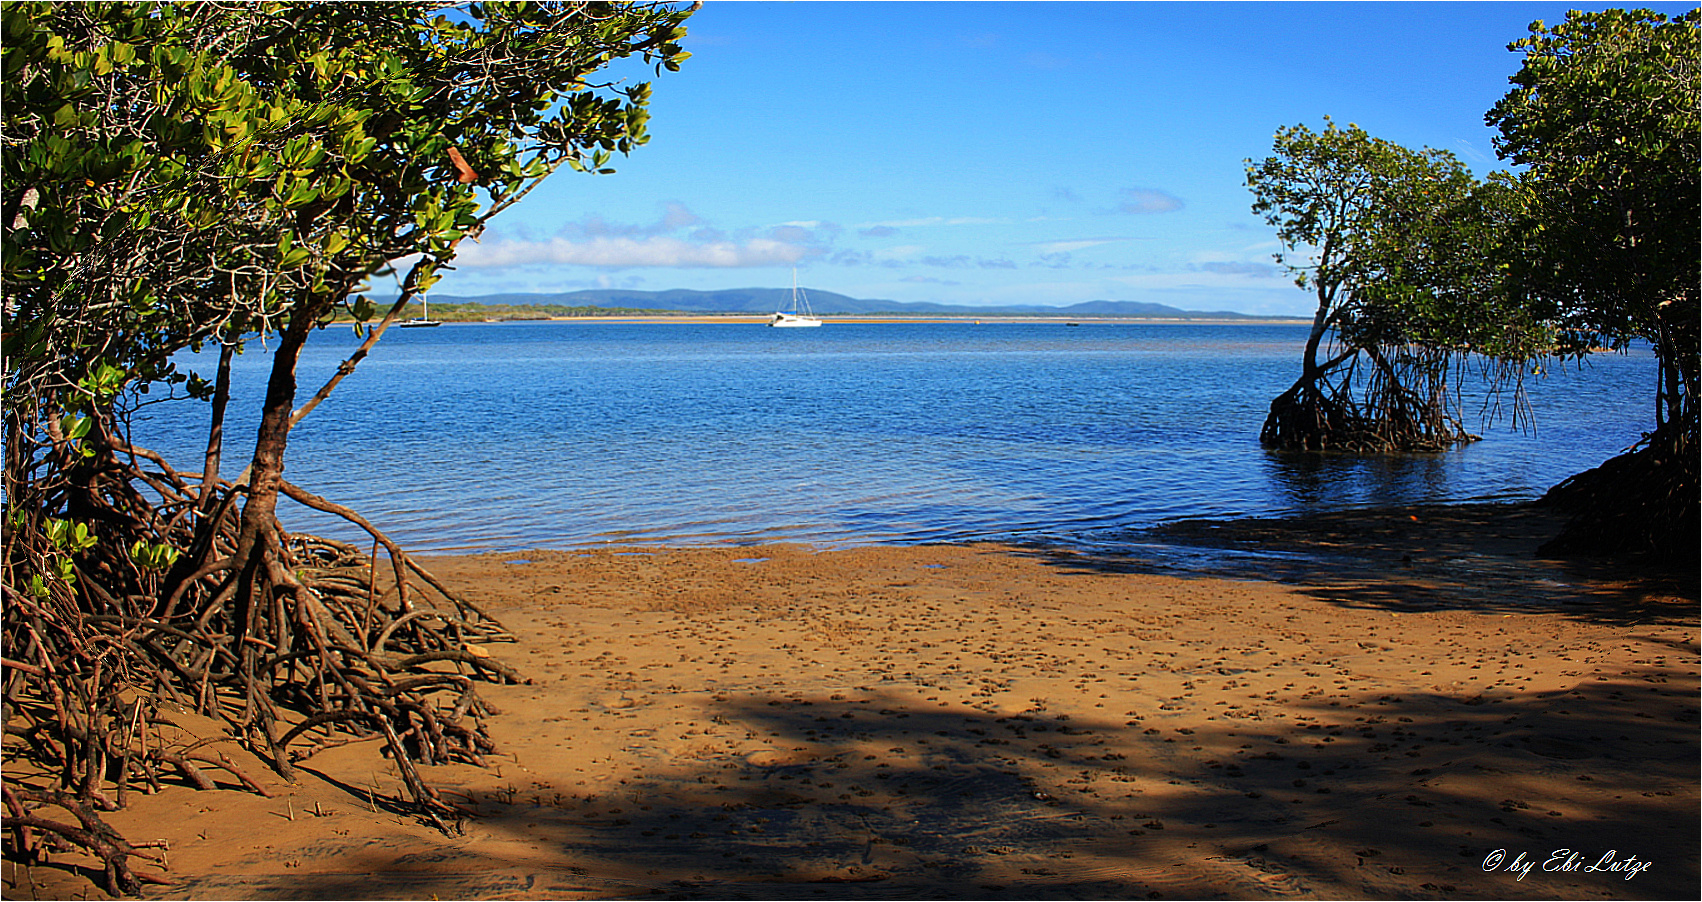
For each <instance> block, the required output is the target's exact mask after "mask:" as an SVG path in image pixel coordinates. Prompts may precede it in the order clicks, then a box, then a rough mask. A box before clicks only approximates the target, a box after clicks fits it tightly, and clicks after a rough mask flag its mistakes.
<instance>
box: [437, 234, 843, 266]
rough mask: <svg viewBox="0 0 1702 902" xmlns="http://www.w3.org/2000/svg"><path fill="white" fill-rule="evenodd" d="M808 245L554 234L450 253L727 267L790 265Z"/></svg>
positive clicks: (512, 260) (479, 262) (475, 258)
mask: <svg viewBox="0 0 1702 902" xmlns="http://www.w3.org/2000/svg"><path fill="white" fill-rule="evenodd" d="M809 254H810V250H809V249H808V248H805V247H801V246H799V245H796V244H788V243H786V242H784V241H775V240H773V239H770V238H757V239H753V240H750V241H746V242H743V243H738V242H732V241H711V242H691V241H684V240H681V239H679V238H670V237H666V236H652V237H644V238H631V237H607V236H599V237H594V238H591V239H590V240H588V241H570V240H568V239H566V238H553V239H550V240H548V241H514V240H510V241H495V242H488V243H484V244H475V245H473V246H472V247H466V246H463V247H462V250H461V253H460V254H458V255H457V256H456V258H455V263H456V265H457V266H461V267H466V268H472V269H476V268H485V267H500V266H532V265H537V264H558V265H569V266H596V267H603V268H607V269H624V268H628V267H706V268H716V269H730V268H739V267H747V266H774V265H779V264H793V263H797V262H798V261H799V260H802V259H803V258H804V257H806V256H809Z"/></svg>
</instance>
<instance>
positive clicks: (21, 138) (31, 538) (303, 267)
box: [0, 2, 690, 892]
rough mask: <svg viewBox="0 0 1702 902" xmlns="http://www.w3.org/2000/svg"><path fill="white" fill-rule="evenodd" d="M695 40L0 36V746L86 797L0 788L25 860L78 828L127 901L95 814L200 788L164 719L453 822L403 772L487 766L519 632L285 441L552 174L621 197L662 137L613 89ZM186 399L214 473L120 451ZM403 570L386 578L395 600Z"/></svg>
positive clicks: (423, 32) (354, 7)
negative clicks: (363, 741)
mask: <svg viewBox="0 0 1702 902" xmlns="http://www.w3.org/2000/svg"><path fill="white" fill-rule="evenodd" d="M689 14H690V10H689V9H686V8H682V7H678V6H671V5H667V4H652V3H595V2H575V3H532V2H491V3H476V4H471V5H454V6H450V5H446V4H435V3H418V2H371V3H330V2H303V3H253V4H197V3H169V4H155V3H76V2H16V3H7V4H6V5H5V6H4V7H3V8H0V16H3V26H4V47H3V49H0V68H3V73H4V79H3V86H0V90H3V91H4V95H3V98H0V101H3V104H4V117H5V127H4V136H3V139H4V150H5V153H4V157H3V162H0V166H3V167H4V182H3V188H0V226H3V227H4V247H3V287H4V292H5V308H6V309H5V312H6V322H5V330H4V342H5V346H4V356H5V399H6V403H5V411H4V428H5V462H4V470H3V479H4V491H5V511H4V517H5V526H6V530H5V539H4V542H5V563H4V572H3V580H0V586H3V590H4V594H5V611H4V616H5V620H4V629H5V648H6V655H7V661H6V665H7V667H6V681H5V693H6V701H7V712H8V716H9V718H10V719H9V720H8V722H7V724H6V730H7V732H8V733H9V734H21V735H23V736H25V737H26V738H27V740H28V743H29V744H28V746H27V748H28V749H30V750H31V754H33V755H36V756H38V757H40V758H41V759H42V760H43V763H44V764H46V765H47V771H48V772H52V773H58V774H60V775H61V776H60V778H59V780H58V785H56V786H52V787H35V786H25V785H21V784H14V783H12V782H8V784H7V787H6V794H7V797H6V804H7V805H8V813H9V814H10V815H11V818H10V820H11V821H12V822H13V823H17V824H20V825H23V826H26V827H28V828H29V829H25V830H21V831H16V832H14V833H13V834H11V835H9V838H10V839H15V840H16V842H17V843H18V848H16V849H15V850H14V851H15V852H16V854H18V855H20V856H22V857H24V858H28V857H29V856H31V855H33V854H35V853H36V852H37V851H38V849H39V843H40V837H41V835H42V834H43V833H44V832H45V833H49V834H56V835H57V836H59V837H60V838H61V839H63V840H65V841H69V842H73V843H77V844H80V845H83V846H85V847H87V848H89V849H90V850H91V851H94V852H95V853H96V854H98V855H99V856H100V857H101V858H102V859H103V860H104V861H105V862H106V868H107V878H108V883H109V888H110V889H111V890H112V891H114V892H120V891H123V892H130V891H134V890H135V889H136V887H137V881H138V879H139V878H138V872H135V871H133V870H132V869H131V868H130V866H129V863H128V860H129V858H130V857H131V856H132V855H134V854H135V853H136V851H137V850H136V849H135V848H134V847H132V846H130V845H128V844H126V843H125V842H124V841H123V840H122V839H120V838H117V837H116V835H115V834H112V833H111V831H110V830H106V829H105V828H104V825H101V824H100V823H99V818H98V816H97V815H96V813H95V812H96V811H97V810H99V809H101V808H111V807H112V806H114V805H117V804H122V802H123V800H124V798H125V793H126V791H127V788H128V786H129V785H130V781H131V780H132V779H137V780H157V771H158V769H159V768H160V767H162V766H163V765H164V764H165V763H173V764H174V766H180V768H181V769H184V770H185V772H186V773H187V772H188V771H189V770H193V767H192V766H191V765H189V764H187V763H182V762H187V760H188V759H186V758H184V757H183V754H182V753H181V752H182V750H172V749H167V748H159V747H148V746H146V745H145V744H139V743H142V740H140V739H139V738H138V736H139V733H138V730H137V729H136V727H135V726H134V725H135V724H137V723H139V722H141V719H142V718H145V717H146V716H148V712H149V711H151V710H152V709H154V708H156V707H157V706H159V705H164V704H178V705H183V706H186V707H190V708H195V709H198V710H200V711H202V712H203V713H206V714H208V715H211V716H215V717H220V718H224V719H225V720H226V721H227V722H228V723H229V724H230V726H231V730H232V732H233V733H234V734H235V735H236V736H238V737H240V738H241V739H242V741H244V742H247V743H249V744H250V745H251V746H252V747H253V748H254V749H255V750H256V751H257V752H258V753H260V754H262V755H264V756H265V757H267V758H268V759H269V760H270V762H271V764H272V765H273V766H274V767H275V768H276V769H277V770H278V771H279V772H280V773H282V774H285V775H288V774H289V773H290V771H291V764H290V761H291V757H292V755H295V754H298V753H299V750H291V749H290V748H289V746H290V745H291V744H292V742H297V741H298V740H300V741H306V740H308V739H311V738H312V737H313V736H315V735H319V734H322V733H324V732H325V731H328V730H333V729H346V730H355V731H360V732H367V733H372V734H376V735H381V736H383V737H384V738H385V740H386V742H387V743H388V745H389V746H390V747H391V750H392V753H393V754H394V755H395V756H396V758H397V760H398V762H399V763H400V766H401V767H402V769H403V774H404V778H405V779H406V780H407V782H408V785H409V788H410V790H411V792H412V795H413V801H412V804H413V805H414V806H415V808H416V810H418V811H419V812H420V813H421V814H422V815H423V816H427V817H430V818H433V819H437V818H439V817H440V816H441V815H442V814H444V813H446V812H447V811H448V810H449V807H448V806H447V805H446V804H445V803H443V802H442V801H441V800H440V799H439V798H438V797H437V796H436V794H435V793H434V792H433V791H432V790H431V789H430V787H428V786H425V785H424V784H423V783H422V782H421V781H420V780H419V779H418V776H417V774H416V773H414V772H413V770H412V766H411V764H410V763H409V762H411V761H415V760H423V761H441V760H447V759H448V758H450V757H464V758H468V759H470V760H477V759H478V758H479V756H480V755H481V754H482V753H483V752H484V751H486V750H488V749H489V739H488V737H487V736H486V735H485V733H484V729H483V726H482V724H481V723H480V722H478V713H479V712H480V710H481V706H482V703H481V702H480V701H479V700H478V696H477V693H476V691H475V690H474V682H475V679H476V678H501V679H506V678H512V677H513V672H512V671H511V670H509V669H508V668H506V667H505V666H503V665H501V664H500V663H498V662H497V661H496V660H495V659H493V658H490V657H489V655H488V654H485V653H482V649H478V648H477V647H476V646H475V645H473V644H472V643H476V642H480V641H485V640H489V639H493V638H501V637H502V636H503V633H502V630H501V626H500V624H497V623H495V622H494V621H492V620H491V619H490V618H488V617H486V616H484V615H483V614H482V612H480V611H478V610H477V609H476V608H474V607H473V606H471V605H469V604H467V603H466V602H464V601H463V600H461V599H458V598H455V597H454V596H453V595H452V594H451V593H449V592H447V591H446V590H445V589H444V588H443V587H442V586H441V585H440V584H439V583H438V582H437V581H436V580H435V579H433V578H432V577H431V576H430V574H429V573H426V572H425V571H424V570H422V569H420V568H419V567H417V566H416V565H414V564H413V562H412V561H410V560H409V559H408V557H407V555H406V554H405V553H403V552H402V550H401V549H400V548H397V547H396V546H395V545H394V543H392V542H390V541H389V539H388V538H386V537H385V536H384V535H383V534H382V532H380V531H379V530H377V529H375V528H373V527H372V526H371V524H368V523H367V522H366V521H365V520H364V519H363V518H361V517H360V516H359V514H357V513H355V512H353V511H349V510H346V509H344V508H342V507H340V506H338V505H336V504H334V503H333V502H331V501H328V500H326V499H322V498H319V497H317V496H315V495H313V494H312V493H310V492H308V491H306V490H304V489H302V488H300V487H297V486H293V485H291V484H289V483H288V482H286V481H285V480H284V479H283V463H284V455H285V450H286V448H287V444H288V437H289V432H290V429H291V427H292V426H293V425H294V424H295V423H296V422H297V421H299V419H300V418H301V417H302V416H304V415H305V414H306V413H307V412H308V411H310V410H311V409H312V407H313V405H314V404H316V403H318V401H319V400H320V399H322V398H323V397H324V396H325V395H326V393H327V392H329V391H330V390H331V389H332V388H333V387H334V386H335V384H336V382H337V381H338V380H340V379H342V378H344V377H345V376H347V375H348V373H349V372H350V371H352V370H353V369H354V367H355V365H356V364H357V363H358V362H359V361H360V359H362V358H363V357H364V355H365V354H366V353H367V351H368V350H369V349H370V348H371V346H372V343H373V342H374V341H376V340H377V339H378V337H379V336H380V335H381V334H382V333H383V332H384V330H385V327H386V326H387V325H388V324H389V323H390V322H391V321H393V320H394V319H395V318H396V316H397V315H398V313H399V312H400V311H401V310H402V309H403V308H404V307H405V305H406V304H407V303H408V302H409V300H410V299H411V298H413V297H414V296H415V295H416V294H417V293H418V292H422V291H424V290H425V289H427V288H428V287H429V286H430V285H431V284H432V282H433V281H434V280H435V279H436V278H437V274H438V272H439V271H440V269H441V268H442V267H443V266H444V265H445V264H447V263H448V262H449V261H450V260H452V259H453V257H454V254H455V248H456V246H457V245H458V243H459V242H460V241H462V240H464V239H466V238H468V237H470V236H477V235H478V234H479V233H480V231H481V230H482V229H483V228H485V226H486V224H487V223H488V222H489V221H490V220H491V218H492V217H494V216H496V215H498V214H500V213H501V212H502V211H503V210H504V209H506V208H507V207H509V206H511V205H512V204H513V203H514V202H516V201H517V200H518V199H520V198H521V197H523V196H525V194H526V193H527V192H528V191H530V190H531V189H532V188H533V187H534V186H535V185H537V184H538V182H539V181H540V180H541V179H543V178H545V177H546V176H548V175H550V174H551V173H553V172H555V171H556V170H558V169H560V168H563V167H567V168H571V169H575V170H580V171H586V172H607V171H609V166H608V164H609V162H610V160H611V159H612V158H613V155H615V154H617V153H626V152H629V151H631V150H632V149H633V148H635V147H637V146H639V145H640V144H642V143H644V141H645V140H646V137H647V134H646V126H647V120H648V109H647V105H648V100H649V92H650V88H649V85H648V84H646V83H635V84H623V83H615V82H611V81H608V80H607V79H606V77H602V76H600V75H599V73H601V72H602V71H603V70H605V69H606V68H607V67H608V66H609V64H611V63H613V62H615V61H617V60H620V59H623V58H628V57H631V58H636V59H641V60H643V61H646V62H649V63H651V64H653V65H654V66H655V67H656V69H657V71H661V70H663V69H667V70H672V69H676V68H677V67H678V66H679V65H680V63H681V62H682V61H683V60H684V59H685V58H686V56H687V54H686V53H685V52H684V51H683V49H682V48H681V47H680V43H679V42H680V39H681V38H682V37H683V35H684V31H685V30H684V27H683V22H684V21H685V19H686V18H687V16H689ZM393 267H401V269H400V270H395V269H393ZM392 272H395V274H396V275H397V277H398V279H399V281H400V282H401V284H402V288H403V290H402V294H401V296H400V297H399V298H398V299H397V300H396V301H395V302H394V303H392V304H390V305H389V307H388V309H387V310H385V311H383V315H382V316H380V315H379V314H380V311H379V310H378V309H377V307H376V306H375V305H374V304H373V303H372V302H371V301H370V300H368V299H367V298H366V297H365V296H364V295H363V294H362V293H361V292H362V290H363V287H364V286H365V284H366V283H367V281H368V280H369V279H370V278H372V277H373V276H375V275H385V274H387V273H392ZM339 313H344V314H348V315H352V316H353V317H354V318H356V319H358V320H360V321H362V322H363V323H371V325H370V326H369V327H368V328H369V335H368V337H367V341H366V342H365V343H364V344H363V345H362V346H361V347H360V348H359V350H357V351H356V352H355V354H354V355H353V356H352V357H351V358H350V359H349V360H348V361H347V362H345V364H344V366H343V367H342V368H341V369H340V370H339V371H338V374H337V375H336V377H334V378H333V379H332V380H331V382H330V383H329V384H327V385H326V386H324V387H323V388H322V389H320V391H319V392H318V393H317V394H315V395H314V396H313V397H311V398H309V399H307V400H306V401H305V402H304V403H301V404H300V405H299V406H298V405H297V402H298V397H297V386H296V378H295V364H296V360H297V357H298V355H299V353H300V350H301V348H302V346H303V343H304V342H305V341H306V340H307V339H308V337H309V335H310V334H311V333H312V332H313V331H314V330H315V329H318V328H320V327H322V326H324V325H325V324H327V323H329V322H330V321H332V320H333V319H334V318H335V317H336V316H337V315H338V314H339ZM256 335H267V336H271V337H270V338H268V341H269V343H271V345H272V347H273V348H274V358H273V360H274V364H273V368H272V372H271V378H270V381H269V385H268V390H267V395H266V398H265V400H264V405H263V410H262V417H261V427H260V430H259V434H258V436H257V437H256V439H255V442H254V445H253V447H252V456H251V458H250V460H249V461H248V466H247V469H246V470H245V471H244V472H243V474H242V475H241V476H239V477H238V478H237V479H235V480H231V479H228V478H225V476H224V474H223V473H221V466H220V460H221V456H222V451H221V449H222V448H223V445H224V444H225V443H224V439H223V421H224V413H225V406H226V404H227V402H228V396H227V390H228V366H229V360H230V355H231V354H233V353H235V352H236V351H237V350H239V349H240V346H241V344H242V342H243V341H244V340H246V339H251V338H252V337H253V336H256ZM209 344H210V345H214V346H217V347H219V348H220V350H221V360H222V362H221V364H220V367H219V370H218V372H217V373H215V374H214V375H213V377H212V378H211V379H206V378H202V377H201V376H200V375H198V374H194V373H187V372H180V371H179V369H178V367H177V366H176V365H175V364H174V362H173V355H174V354H176V353H177V352H178V351H181V350H183V349H186V348H199V347H202V346H205V345H209ZM184 393H187V394H189V395H192V396H194V397H198V398H202V399H206V400H209V401H211V404H210V407H209V413H210V416H209V427H208V444H207V453H206V457H205V460H204V461H203V466H202V472H200V473H183V472H178V471H176V470H174V469H173V468H172V467H171V466H170V465H169V464H168V463H167V462H166V461H165V460H163V459H161V458H159V457H158V456H157V455H155V454H152V453H151V452H149V451H147V450H146V449H143V448H139V447H136V446H134V445H133V444H132V443H131V442H130V441H129V435H128V429H127V425H126V424H127V422H128V414H129V413H130V412H131V411H133V410H134V409H135V408H136V406H137V405H139V404H142V403H149V402H152V401H156V400H159V399H160V398H162V397H166V396H171V397H176V396H179V395H181V394H184ZM280 495H289V496H291V497H293V498H296V499H297V500H299V501H302V502H303V503H305V504H308V505H310V506H314V507H317V508H320V509H322V510H326V511H329V512H332V513H336V514H338V515H341V516H344V517H346V518H347V519H349V520H350V521H352V522H354V523H356V524H358V525H360V526H362V527H363V528H366V529H367V530H368V531H370V532H371V533H372V536H373V539H374V548H373V554H372V556H371V557H363V555H361V554H360V553H358V552H356V551H355V550H354V549H352V548H349V547H347V546H342V545H339V544H337V543H331V542H326V541H323V540H316V539H313V538H311V537H306V536H300V535H294V534H292V533H290V532H289V531H287V530H286V529H285V528H284V526H283V524H282V523H280V522H279V520H278V518H277V515H276V505H277V500H278V497H279V496H280ZM380 546H382V547H383V548H385V549H386V550H387V552H388V556H389V567H388V568H387V569H388V571H389V574H388V577H387V578H386V579H385V580H380V579H377V578H376V577H375V576H373V575H371V574H376V572H377V571H378V569H379V568H378V566H377V563H378V560H377V558H378V549H379V547H380ZM444 696H448V701H447V702H440V701H439V699H441V698H442V697H444ZM469 718H470V719H469ZM140 735H146V731H141V733H140ZM8 749H9V751H10V746H9V747H8ZM44 806H46V807H48V808H50V807H51V806H59V807H60V808H62V809H63V810H65V811H67V812H69V813H71V814H72V815H73V816H74V818H75V820H76V821H77V823H75V824H68V823H64V822H61V821H58V820H55V819H53V818H51V817H49V816H47V815H46V814H43V813H42V810H43V808H44ZM32 831H33V833H32ZM32 836H33V837H35V839H33V840H32V839H31V838H30V837H32ZM9 854H10V853H9Z"/></svg>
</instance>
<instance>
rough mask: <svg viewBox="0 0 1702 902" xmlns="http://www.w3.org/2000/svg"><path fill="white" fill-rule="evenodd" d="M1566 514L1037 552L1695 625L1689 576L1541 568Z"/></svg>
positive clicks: (1507, 510) (1172, 538)
mask: <svg viewBox="0 0 1702 902" xmlns="http://www.w3.org/2000/svg"><path fill="white" fill-rule="evenodd" d="M1564 522H1565V515H1564V514H1560V513H1558V512H1555V511H1553V510H1550V509H1547V508H1544V507H1541V506H1539V505H1535V504H1528V503H1527V504H1471V505H1425V506H1412V507H1399V508H1381V509H1376V510H1355V511H1337V512H1331V513H1323V514H1315V515H1308V516H1305V517H1293V518H1280V519H1241V520H1183V521H1176V522H1172V523H1167V524H1163V525H1161V526H1158V527H1154V528H1151V529H1146V530H1141V531H1139V532H1137V533H1132V534H1129V535H1126V536H1123V537H1121V538H1120V539H1119V540H1114V541H1110V542H1107V543H1105V544H1102V545H1101V546H1099V547H1098V548H1096V549H1082V548H1079V547H1051V546H1034V547H1031V548H1030V549H1029V550H1030V553H1032V554H1034V555H1035V556H1036V557H1038V558H1039V559H1041V560H1044V561H1047V562H1049V563H1052V564H1055V565H1056V566H1058V567H1060V568H1061V569H1063V570H1065V571H1066V572H1069V571H1076V572H1093V573H1145V574H1165V575H1171V576H1184V577H1189V576H1198V577H1217V578H1229V579H1251V580H1263V581H1274V582H1280V583H1285V584H1289V585H1294V586H1298V587H1301V590H1302V591H1303V592H1304V593H1305V594H1307V595H1309V596H1311V597H1314V598H1318V599H1320V600H1322V601H1326V602H1329V603H1332V604H1339V605H1343V606H1347V607H1360V608H1376V609H1384V610H1391V611H1400V612H1420V611H1434V610H1467V611H1477V612H1483V613H1491V612H1492V613H1514V614H1518V613H1526V614H1534V613H1558V614H1561V615H1564V616H1566V617H1569V618H1575V619H1580V620H1587V621H1591V622H1595V623H1609V624H1620V625H1632V624H1637V623H1663V624H1673V623H1694V622H1695V620H1696V602H1697V598H1698V591H1697V590H1698V586H1697V581H1696V574H1695V573H1694V572H1676V571H1672V570H1663V569H1659V568H1654V567H1647V566H1641V565H1639V564H1637V563H1636V562H1625V561H1615V560H1611V559H1590V558H1576V559H1555V558H1544V557H1539V556H1538V553H1537V548H1538V547H1539V546H1540V545H1542V544H1543V543H1544V542H1546V541H1547V540H1549V539H1551V538H1553V537H1554V536H1555V535H1556V534H1558V532H1559V530H1560V527H1561V526H1562V525H1563V524H1564Z"/></svg>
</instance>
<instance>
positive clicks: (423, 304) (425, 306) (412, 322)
mask: <svg viewBox="0 0 1702 902" xmlns="http://www.w3.org/2000/svg"><path fill="white" fill-rule="evenodd" d="M396 325H397V326H400V327H401V328H403V329H420V328H424V327H426V326H441V325H443V323H442V321H440V320H435V319H432V318H431V302H429V301H427V300H426V296H425V295H423V294H422V295H420V315H419V316H416V317H414V318H413V319H405V320H402V321H401V322H399V323H397V324H396Z"/></svg>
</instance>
